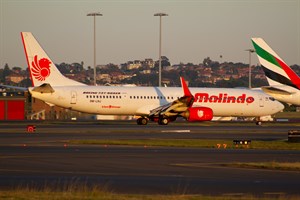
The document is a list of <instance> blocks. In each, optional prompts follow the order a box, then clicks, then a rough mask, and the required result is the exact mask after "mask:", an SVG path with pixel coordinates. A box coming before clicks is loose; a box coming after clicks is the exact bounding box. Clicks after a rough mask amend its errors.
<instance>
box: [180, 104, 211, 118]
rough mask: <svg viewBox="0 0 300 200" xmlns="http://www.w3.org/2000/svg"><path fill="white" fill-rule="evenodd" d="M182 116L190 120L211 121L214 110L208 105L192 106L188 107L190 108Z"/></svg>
mask: <svg viewBox="0 0 300 200" xmlns="http://www.w3.org/2000/svg"><path fill="white" fill-rule="evenodd" d="M182 117H184V118H185V119H186V120H188V121H190V122H192V121H210V120H212V118H213V111H212V109H210V108H207V107H192V108H188V110H187V111H186V112H184V113H183V114H182Z"/></svg>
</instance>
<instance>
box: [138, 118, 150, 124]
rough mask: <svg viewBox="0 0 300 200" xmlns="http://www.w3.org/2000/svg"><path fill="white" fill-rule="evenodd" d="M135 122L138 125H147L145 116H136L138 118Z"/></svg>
mask: <svg viewBox="0 0 300 200" xmlns="http://www.w3.org/2000/svg"><path fill="white" fill-rule="evenodd" d="M136 123H137V124H138V125H147V123H148V119H147V118H145V117H140V118H138V119H137V120H136Z"/></svg>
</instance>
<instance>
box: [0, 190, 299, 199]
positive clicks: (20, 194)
mask: <svg viewBox="0 0 300 200" xmlns="http://www.w3.org/2000/svg"><path fill="white" fill-rule="evenodd" d="M270 198H271V199H277V200H286V199H289V200H296V199H299V196H288V197H287V196H286V195H284V194H279V195H277V194H276V195H265V196H259V197H256V196H253V195H250V194H238V195H235V194H231V195H230V194H229V195H223V196H222V195H220V196H204V195H186V194H171V195H138V194H117V193H111V192H105V191H101V189H100V190H95V189H84V190H67V191H52V190H51V189H45V190H42V191H38V190H34V189H16V190H7V191H0V199H20V200H22V199H26V200H48V199H51V200H69V199H72V200H96V199H97V200H115V199H118V200H140V199H143V200H229V199H232V200H246V199H247V200H252V199H253V200H254V199H260V200H266V199H270Z"/></svg>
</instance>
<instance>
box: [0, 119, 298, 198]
mask: <svg viewBox="0 0 300 200" xmlns="http://www.w3.org/2000/svg"><path fill="white" fill-rule="evenodd" d="M293 128H294V129H295V128H296V127H291V125H290V124H289V125H287V126H285V125H280V126H272V124H271V125H266V126H261V127H259V126H254V125H252V124H249V123H245V124H243V125H240V124H236V125H228V124H226V123H225V124H218V125H217V126H212V124H211V123H207V124H202V125H195V124H192V125H191V126H189V125H186V124H184V123H175V124H173V125H171V126H158V125H156V124H150V125H149V126H137V125H135V124H134V123H132V122H129V123H124V122H116V123H111V122H109V123H103V124H102V123H100V124H94V123H78V124H76V123H66V124H55V123H54V124H53V123H52V124H43V123H40V124H37V129H36V133H34V134H28V133H26V132H25V125H24V124H23V125H19V124H5V125H1V126H0V153H1V154H0V158H1V159H0V189H1V188H3V189H4V188H8V189H11V188H17V187H22V186H26V187H27V186H31V187H35V188H42V187H46V186H49V187H50V186H51V187H55V188H57V189H63V188H64V187H66V186H67V185H70V184H71V185H72V184H82V185H87V186H91V187H92V186H99V187H105V188H106V189H108V190H110V191H113V192H120V193H134V194H139V193H140V194H205V195H245V194H252V195H287V196H288V195H299V194H300V191H299V184H300V172H299V171H284V170H266V169H246V168H234V167H231V166H228V165H227V164H230V163H235V162H300V152H299V151H296V150H282V151H281V150H254V149H217V148H208V149H206V148H178V147H148V146H145V147H143V146H142V147H134V146H111V145H109V146H105V145H92V146H87V145H70V144H68V141H69V140H77V139H149V138H164V139H168V138H172V139H175V138H177V139H187V138H189V139H191V138H195V139H209V138H214V139H216V138H218V139H245V138H247V139H251V140H264V141H272V140H279V139H282V140H284V139H287V131H288V130H290V129H293ZM66 144H67V145H66Z"/></svg>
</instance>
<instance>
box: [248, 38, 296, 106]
mask: <svg viewBox="0 0 300 200" xmlns="http://www.w3.org/2000/svg"><path fill="white" fill-rule="evenodd" d="M251 40H252V44H253V46H254V48H255V51H256V54H257V57H258V60H259V62H260V64H261V67H262V69H263V70H264V73H265V75H266V77H267V81H268V83H269V86H263V87H262V88H261V89H262V90H263V91H264V92H265V93H267V94H269V95H271V96H272V97H274V98H275V99H276V100H278V101H281V102H285V103H288V104H293V105H297V106H300V78H299V76H298V75H297V74H296V73H295V72H294V71H293V70H292V69H291V68H290V67H289V66H288V65H287V64H286V63H285V62H284V61H283V60H282V59H281V58H280V57H279V56H278V55H277V54H276V53H275V51H273V50H272V49H271V47H269V46H268V44H267V43H266V42H265V41H264V40H263V39H262V38H252V39H251Z"/></svg>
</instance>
